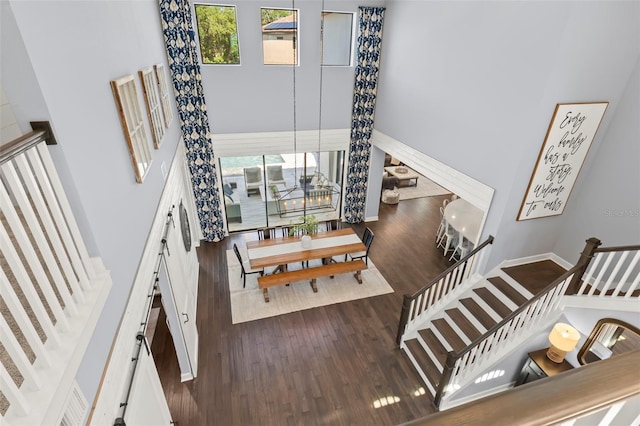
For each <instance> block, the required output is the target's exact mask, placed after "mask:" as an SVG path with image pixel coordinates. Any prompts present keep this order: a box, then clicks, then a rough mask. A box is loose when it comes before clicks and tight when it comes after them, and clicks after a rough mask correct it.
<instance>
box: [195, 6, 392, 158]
mask: <svg viewBox="0 0 640 426" xmlns="http://www.w3.org/2000/svg"><path fill="white" fill-rule="evenodd" d="M203 3H205V2H203ZM206 3H214V2H210V1H207V2H206ZM233 3H238V4H237V16H238V22H240V25H239V28H238V40H239V43H240V65H239V66H237V65H203V66H202V80H203V86H204V93H205V97H206V100H207V109H208V110H209V122H210V124H211V128H212V132H213V133H251V132H269V131H284V130H293V67H292V66H291V65H268V66H267V65H263V62H262V34H261V28H260V7H273V8H284V9H289V8H291V1H285V0H280V1H274V0H265V1H241V2H231V3H227V4H233ZM383 3H384V2H383V1H379V0H366V1H362V2H355V1H349V2H344V1H325V2H324V4H325V10H332V11H344V12H357V10H358V6H361V5H381V4H383ZM295 6H296V9H299V11H300V12H299V19H300V30H299V32H300V59H299V64H300V65H299V66H298V67H296V69H295V73H296V77H295V78H296V114H297V117H296V122H297V129H298V130H313V129H317V128H318V123H319V108H320V10H321V6H322V2H321V1H298V2H296V3H295ZM356 16H357V15H356ZM355 25H357V22H356V24H355ZM353 71H354V68H353V67H324V68H323V70H322V128H323V129H346V128H350V126H351V106H352V101H353ZM214 151H215V138H214Z"/></svg>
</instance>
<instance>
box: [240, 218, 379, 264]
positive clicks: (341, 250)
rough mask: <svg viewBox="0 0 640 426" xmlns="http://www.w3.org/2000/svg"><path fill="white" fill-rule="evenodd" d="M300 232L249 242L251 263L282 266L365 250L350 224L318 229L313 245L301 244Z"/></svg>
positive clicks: (248, 248) (313, 238)
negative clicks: (335, 227)
mask: <svg viewBox="0 0 640 426" xmlns="http://www.w3.org/2000/svg"><path fill="white" fill-rule="evenodd" d="M300 238H301V237H298V236H295V237H294V236H292V237H284V238H270V239H265V240H259V241H249V242H247V253H248V256H249V264H250V265H251V268H252V269H261V268H265V267H269V266H282V267H283V269H285V270H286V265H287V264H289V263H296V262H306V261H308V260H314V259H330V258H332V257H333V256H343V255H346V254H348V253H356V252H359V251H366V249H367V248H366V247H365V245H364V244H363V243H362V240H360V237H358V235H357V234H356V233H355V232H354V231H353V229H351V228H345V229H338V230H335V231H327V232H319V233H317V234H314V235H313V236H312V237H311V238H312V241H311V248H309V249H305V248H303V247H302V243H301V242H300Z"/></svg>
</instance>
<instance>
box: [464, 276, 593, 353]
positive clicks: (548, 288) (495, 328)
mask: <svg viewBox="0 0 640 426" xmlns="http://www.w3.org/2000/svg"><path fill="white" fill-rule="evenodd" d="M580 266H582V265H581V264H578V265H576V266H574V267H573V268H571V269H569V270H568V271H567V272H565V273H564V274H562V275H561V276H560V277H558V278H557V279H556V280H554V281H553V282H552V283H551V284H549V285H548V286H546V287H545V288H544V289H543V290H542V291H540V292H539V293H538V294H536V295H535V296H533V297H532V298H531V299H529V300H527V301H526V302H525V303H524V304H523V305H521V306H520V307H519V308H518V309H516V310H515V311H513V312H511V313H510V314H509V315H507V316H506V317H504V318H503V319H502V321H500V322H499V323H497V324H495V325H494V326H493V327H491V328H490V329H489V330H487V332H486V333H484V334H483V335H482V336H480V337H477V338H476V339H475V340H473V341H472V342H471V343H470V344H468V345H467V347H466V348H464V349H462V350H461V351H460V352H458V353H457V354H456V358H461V357H462V356H463V355H464V354H466V353H467V352H469V351H470V350H471V349H473V347H474V346H476V345H478V344H479V343H480V342H482V341H483V340H484V339H486V338H487V337H488V336H491V335H492V334H493V333H495V332H496V331H498V330H499V329H500V328H501V327H502V326H504V325H505V324H507V323H508V322H509V321H511V320H512V319H513V318H515V317H516V316H518V315H519V314H520V313H521V312H522V311H524V310H526V309H527V308H528V307H529V306H531V305H533V304H534V303H535V302H536V301H537V300H539V299H541V298H543V297H544V296H545V295H546V294H547V293H548V292H549V291H551V290H552V289H553V288H555V287H556V286H557V285H558V284H560V283H561V282H562V281H564V280H566V279H567V278H568V277H569V276H571V275H572V274H575V273H576V271H577V270H579V269H580Z"/></svg>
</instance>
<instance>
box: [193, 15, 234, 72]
mask: <svg viewBox="0 0 640 426" xmlns="http://www.w3.org/2000/svg"><path fill="white" fill-rule="evenodd" d="M195 11H196V21H197V27H198V37H199V39H200V54H201V56H202V63H203V64H239V63H240V46H239V44H238V24H237V19H236V8H235V6H219V5H209V4H196V5H195Z"/></svg>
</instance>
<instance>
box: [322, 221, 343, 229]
mask: <svg viewBox="0 0 640 426" xmlns="http://www.w3.org/2000/svg"><path fill="white" fill-rule="evenodd" d="M324 223H325V227H326V229H327V231H336V230H338V229H342V222H341V221H340V220H339V219H331V220H327V221H325V222H324Z"/></svg>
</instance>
